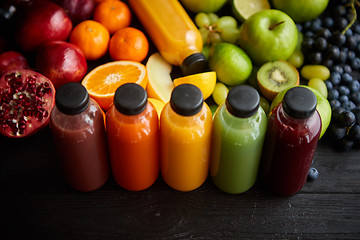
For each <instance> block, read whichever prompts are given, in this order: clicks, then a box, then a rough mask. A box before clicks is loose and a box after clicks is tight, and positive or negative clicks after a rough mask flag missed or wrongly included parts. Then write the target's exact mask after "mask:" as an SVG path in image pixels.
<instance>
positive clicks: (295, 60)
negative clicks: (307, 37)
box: [287, 50, 304, 68]
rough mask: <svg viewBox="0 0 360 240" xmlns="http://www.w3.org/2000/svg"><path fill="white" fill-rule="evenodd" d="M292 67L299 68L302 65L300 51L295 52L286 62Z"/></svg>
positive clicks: (302, 57) (302, 60)
mask: <svg viewBox="0 0 360 240" xmlns="http://www.w3.org/2000/svg"><path fill="white" fill-rule="evenodd" d="M287 61H288V62H289V63H291V64H292V65H293V66H294V67H296V68H300V67H301V66H302V65H303V63H304V54H303V53H302V52H301V50H295V51H294V52H293V53H292V54H291V56H290V57H289V58H288V60H287Z"/></svg>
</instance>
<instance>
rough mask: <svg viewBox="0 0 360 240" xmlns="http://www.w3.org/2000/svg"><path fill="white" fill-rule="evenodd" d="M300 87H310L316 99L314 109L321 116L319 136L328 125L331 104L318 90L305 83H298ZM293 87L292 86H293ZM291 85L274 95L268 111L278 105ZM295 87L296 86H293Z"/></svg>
mask: <svg viewBox="0 0 360 240" xmlns="http://www.w3.org/2000/svg"><path fill="white" fill-rule="evenodd" d="M299 86H300V87H305V88H308V89H310V90H311V91H313V93H314V94H315V96H316V99H317V105H316V110H317V111H318V112H319V114H320V118H321V124H322V127H321V133H320V138H321V137H322V136H323V135H324V133H325V132H326V130H327V128H328V127H329V124H330V120H331V106H330V103H329V101H328V100H327V99H326V98H325V97H324V96H323V95H321V93H320V92H318V91H317V90H316V89H314V88H311V87H309V86H306V85H299ZM293 87H294V86H293ZM293 87H289V88H287V89H285V90H283V91H281V92H280V93H278V94H277V95H276V97H275V98H274V100H273V101H272V103H271V106H270V111H271V110H272V109H273V108H274V107H276V106H277V105H279V103H280V102H281V101H282V99H283V98H284V95H285V93H286V91H287V90H289V89H290V88H293ZM295 87H297V86H295Z"/></svg>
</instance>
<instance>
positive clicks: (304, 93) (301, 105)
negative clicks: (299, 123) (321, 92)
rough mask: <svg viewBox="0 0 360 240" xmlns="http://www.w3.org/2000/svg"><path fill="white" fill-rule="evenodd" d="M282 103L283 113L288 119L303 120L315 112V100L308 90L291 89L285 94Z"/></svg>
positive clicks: (300, 88) (301, 88) (303, 88)
mask: <svg viewBox="0 0 360 240" xmlns="http://www.w3.org/2000/svg"><path fill="white" fill-rule="evenodd" d="M282 103H283V108H284V110H285V112H286V113H287V114H288V115H289V116H290V117H293V118H296V119H305V118H309V117H311V115H313V113H314V112H315V109H316V104H317V99H316V96H315V94H314V93H313V92H312V91H311V90H310V89H307V88H305V87H293V88H291V89H289V90H288V91H287V92H286V93H285V96H284V99H283V101H282Z"/></svg>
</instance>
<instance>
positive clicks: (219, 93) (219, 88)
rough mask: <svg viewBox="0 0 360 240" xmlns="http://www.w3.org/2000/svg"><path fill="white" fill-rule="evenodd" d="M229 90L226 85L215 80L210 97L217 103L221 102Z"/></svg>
mask: <svg viewBox="0 0 360 240" xmlns="http://www.w3.org/2000/svg"><path fill="white" fill-rule="evenodd" d="M228 92H229V89H228V87H227V86H226V85H225V84H223V83H221V82H217V83H216V85H215V89H214V91H213V93H212V97H213V99H214V101H215V103H216V104H217V105H220V104H223V103H224V102H225V100H226V97H227V94H228Z"/></svg>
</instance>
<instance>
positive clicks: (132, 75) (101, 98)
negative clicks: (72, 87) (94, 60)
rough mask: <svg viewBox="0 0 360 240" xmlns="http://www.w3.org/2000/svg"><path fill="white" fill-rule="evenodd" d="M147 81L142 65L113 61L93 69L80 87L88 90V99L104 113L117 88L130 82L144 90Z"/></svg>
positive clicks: (133, 62) (132, 62)
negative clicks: (82, 86) (96, 103)
mask: <svg viewBox="0 0 360 240" xmlns="http://www.w3.org/2000/svg"><path fill="white" fill-rule="evenodd" d="M147 81H148V80H147V74H146V68H145V66H144V65H143V64H141V63H139V62H135V61H114V62H109V63H105V64H102V65H100V66H98V67H96V68H94V69H93V70H92V71H90V72H89V73H88V74H87V75H86V76H85V77H84V79H83V80H82V85H84V87H85V88H86V89H87V90H88V92H89V95H90V97H92V98H93V99H95V101H97V102H98V103H99V105H100V107H101V108H102V109H104V110H105V111H106V110H108V109H109V107H110V105H111V104H112V102H113V99H114V95H115V91H116V89H117V88H118V87H119V86H121V85H123V84H124V83H129V82H132V83H137V84H139V85H140V86H142V87H143V88H144V89H146V85H147Z"/></svg>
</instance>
